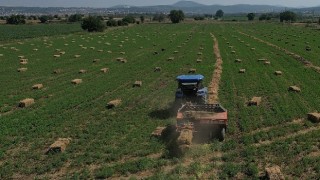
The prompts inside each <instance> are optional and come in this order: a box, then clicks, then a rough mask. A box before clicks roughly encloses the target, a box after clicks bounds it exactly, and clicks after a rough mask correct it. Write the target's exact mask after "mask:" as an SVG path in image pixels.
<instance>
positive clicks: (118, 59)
mask: <svg viewBox="0 0 320 180" xmlns="http://www.w3.org/2000/svg"><path fill="white" fill-rule="evenodd" d="M123 59H124V58H123V57H118V58H117V59H116V60H117V61H121V60H123Z"/></svg>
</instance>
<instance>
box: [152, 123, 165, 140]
mask: <svg viewBox="0 0 320 180" xmlns="http://www.w3.org/2000/svg"><path fill="white" fill-rule="evenodd" d="M165 129H166V127H163V126H158V127H157V128H156V129H155V130H154V131H153V132H152V133H151V136H154V137H157V138H160V137H161V136H162V133H163V132H164V130H165Z"/></svg>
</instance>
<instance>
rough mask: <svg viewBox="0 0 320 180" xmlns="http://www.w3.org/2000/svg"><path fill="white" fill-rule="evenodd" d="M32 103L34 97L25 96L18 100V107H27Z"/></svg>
mask: <svg viewBox="0 0 320 180" xmlns="http://www.w3.org/2000/svg"><path fill="white" fill-rule="evenodd" d="M32 104H34V99H32V98H26V99H24V100H21V101H20V102H19V107H22V108H24V107H29V106H31V105H32Z"/></svg>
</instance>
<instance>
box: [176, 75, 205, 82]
mask: <svg viewBox="0 0 320 180" xmlns="http://www.w3.org/2000/svg"><path fill="white" fill-rule="evenodd" d="M203 79H204V76H203V75H201V74H198V75H180V76H178V77H177V81H179V82H198V81H202V80H203Z"/></svg>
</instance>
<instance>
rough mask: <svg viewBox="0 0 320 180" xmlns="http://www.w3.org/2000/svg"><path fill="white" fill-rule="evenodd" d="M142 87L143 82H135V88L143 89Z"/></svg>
mask: <svg viewBox="0 0 320 180" xmlns="http://www.w3.org/2000/svg"><path fill="white" fill-rule="evenodd" d="M141 86H142V81H135V82H134V83H133V87H141Z"/></svg>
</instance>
